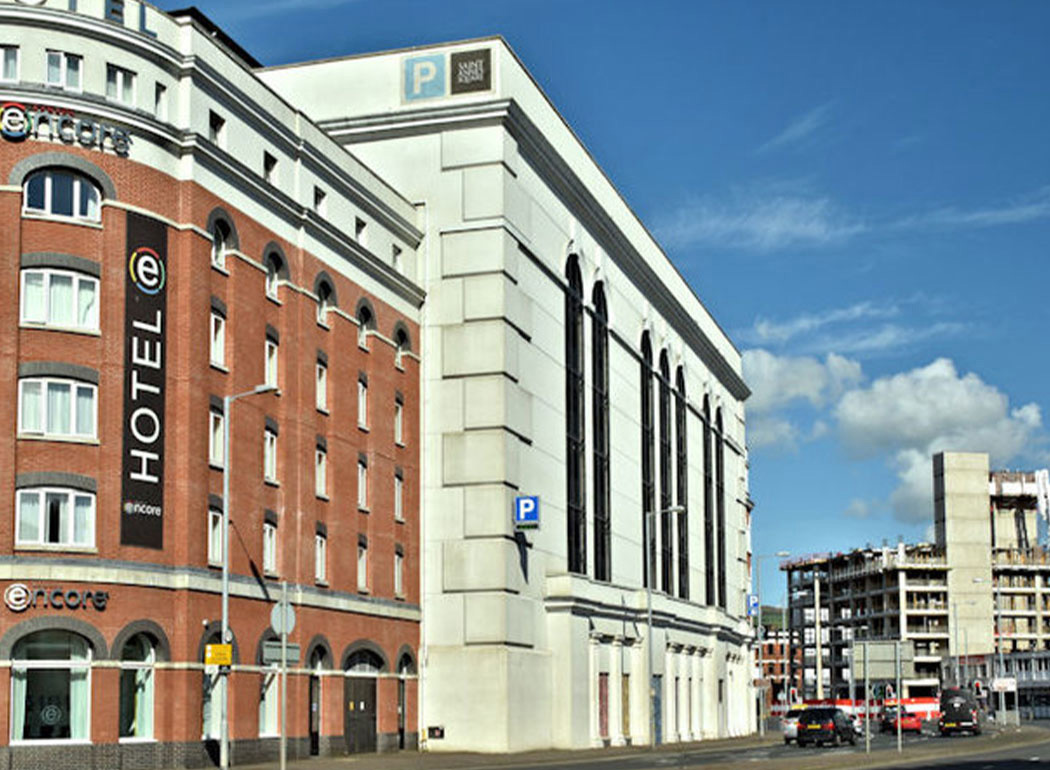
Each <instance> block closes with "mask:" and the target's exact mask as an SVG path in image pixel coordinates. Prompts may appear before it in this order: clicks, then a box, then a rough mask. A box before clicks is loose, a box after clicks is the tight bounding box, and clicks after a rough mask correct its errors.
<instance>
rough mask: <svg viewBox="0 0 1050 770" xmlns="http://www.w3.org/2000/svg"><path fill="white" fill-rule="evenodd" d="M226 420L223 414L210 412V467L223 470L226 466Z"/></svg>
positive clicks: (213, 410)
mask: <svg viewBox="0 0 1050 770" xmlns="http://www.w3.org/2000/svg"><path fill="white" fill-rule="evenodd" d="M225 421H226V418H225V417H224V416H223V414H222V412H219V411H216V410H215V409H212V410H211V411H209V412H208V465H214V466H215V467H216V468H221V467H223V465H224V464H225V454H226V453H225V449H226V447H225V445H224V442H223V426H224V424H225Z"/></svg>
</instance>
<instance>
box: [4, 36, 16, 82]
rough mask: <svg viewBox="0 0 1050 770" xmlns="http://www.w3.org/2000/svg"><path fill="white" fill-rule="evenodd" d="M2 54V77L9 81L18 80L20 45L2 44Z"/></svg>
mask: <svg viewBox="0 0 1050 770" xmlns="http://www.w3.org/2000/svg"><path fill="white" fill-rule="evenodd" d="M0 56H2V57H3V62H2V65H3V70H2V71H0V79H2V80H5V81H7V82H11V81H16V80H18V46H17V45H0Z"/></svg>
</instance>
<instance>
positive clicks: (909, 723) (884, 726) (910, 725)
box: [879, 706, 922, 733]
mask: <svg viewBox="0 0 1050 770" xmlns="http://www.w3.org/2000/svg"><path fill="white" fill-rule="evenodd" d="M898 719H900V723H901V732H902V733H921V732H922V720H921V719H919V715H918V714H911V713H909V712H908V710H907V709H901V708H899V707H897V706H887V707H886V708H885V709H883V711H882V723H881V725H880V726H879V729H880V730H881V731H882V732H884V733H895V732H897V720H898Z"/></svg>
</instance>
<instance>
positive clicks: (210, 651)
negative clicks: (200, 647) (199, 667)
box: [204, 644, 233, 666]
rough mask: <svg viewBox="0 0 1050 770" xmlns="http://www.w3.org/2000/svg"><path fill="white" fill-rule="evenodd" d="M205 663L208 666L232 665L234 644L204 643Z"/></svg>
mask: <svg viewBox="0 0 1050 770" xmlns="http://www.w3.org/2000/svg"><path fill="white" fill-rule="evenodd" d="M204 665H206V666H232V665H233V645H232V644H206V645H204Z"/></svg>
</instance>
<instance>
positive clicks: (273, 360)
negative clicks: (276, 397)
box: [263, 337, 281, 388]
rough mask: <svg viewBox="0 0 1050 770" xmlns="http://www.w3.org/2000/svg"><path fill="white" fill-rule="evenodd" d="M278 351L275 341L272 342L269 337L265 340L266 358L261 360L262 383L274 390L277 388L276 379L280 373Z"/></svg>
mask: <svg viewBox="0 0 1050 770" xmlns="http://www.w3.org/2000/svg"><path fill="white" fill-rule="evenodd" d="M280 350H281V348H280V345H279V344H278V343H277V341H276V340H272V339H270V338H269V337H267V338H266V357H265V359H263V382H264V383H265V384H267V385H271V386H273V387H275V388H276V387H277V378H278V376H279V373H280V370H279V363H278V356H279V354H280Z"/></svg>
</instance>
